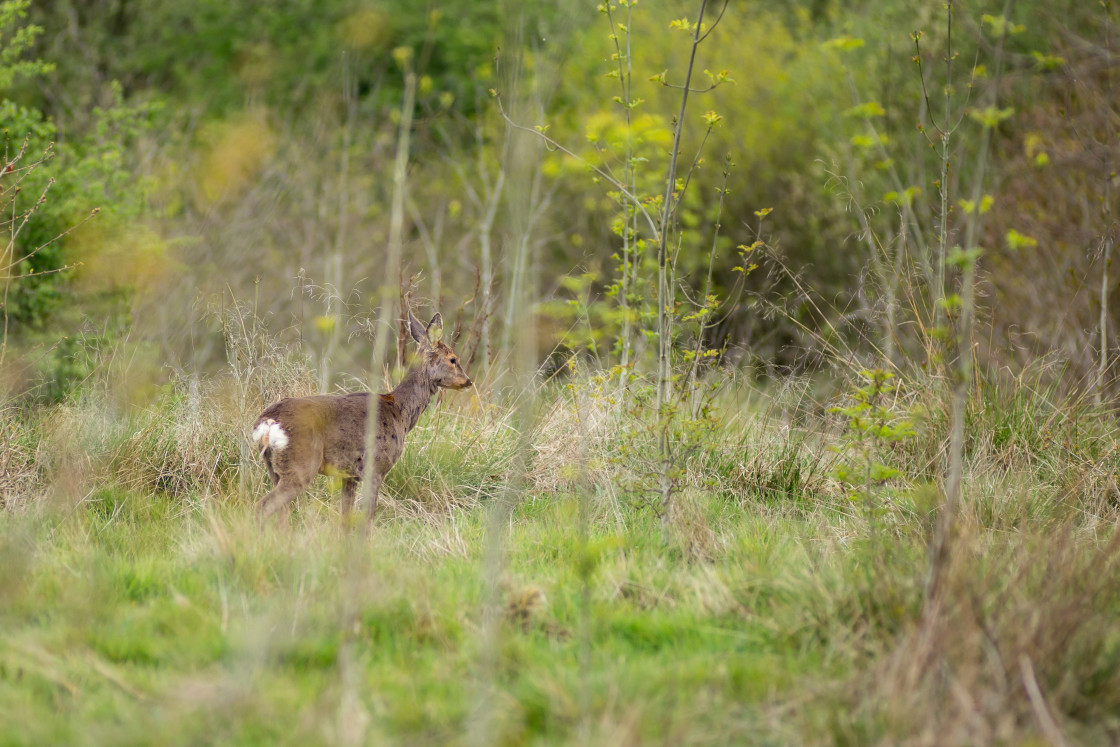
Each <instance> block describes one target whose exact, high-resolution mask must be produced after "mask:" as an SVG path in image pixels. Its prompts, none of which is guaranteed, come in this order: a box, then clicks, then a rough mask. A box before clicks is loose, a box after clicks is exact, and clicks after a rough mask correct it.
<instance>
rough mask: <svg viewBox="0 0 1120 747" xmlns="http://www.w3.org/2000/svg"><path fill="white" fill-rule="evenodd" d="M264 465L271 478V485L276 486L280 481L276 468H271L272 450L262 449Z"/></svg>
mask: <svg viewBox="0 0 1120 747" xmlns="http://www.w3.org/2000/svg"><path fill="white" fill-rule="evenodd" d="M264 466H265V467H267V468H268V477H269V479H271V480H272V487H274V488H275V487H276V486H277V485H278V484H279V483H280V475H278V474H276V470H274V469H273V468H272V450H271V449H265V450H264Z"/></svg>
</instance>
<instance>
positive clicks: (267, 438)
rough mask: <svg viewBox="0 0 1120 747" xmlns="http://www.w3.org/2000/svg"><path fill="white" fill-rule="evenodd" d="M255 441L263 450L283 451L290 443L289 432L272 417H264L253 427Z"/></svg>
mask: <svg viewBox="0 0 1120 747" xmlns="http://www.w3.org/2000/svg"><path fill="white" fill-rule="evenodd" d="M253 441H254V442H255V443H256V444H257V447H258V448H260V450H261V451H264V450H265V449H272V450H273V451H281V450H282V449H283V448H284V447H285V446H287V445H288V432H287V431H285V430H284V427H283V426H282V425H280V423H279V422H277V421H276V420H273V419H272V418H263V419H261V420H258V421H257V424H256V425H255V426H254V427H253Z"/></svg>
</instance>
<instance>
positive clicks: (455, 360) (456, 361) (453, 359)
mask: <svg viewBox="0 0 1120 747" xmlns="http://www.w3.org/2000/svg"><path fill="white" fill-rule="evenodd" d="M458 362H459V361H458V360H457V359H456V358H455V357H454V356H452V358H451V365H452V366H454V365H455V364H456V363H458Z"/></svg>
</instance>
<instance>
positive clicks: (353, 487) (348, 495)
mask: <svg viewBox="0 0 1120 747" xmlns="http://www.w3.org/2000/svg"><path fill="white" fill-rule="evenodd" d="M357 489H358V478H356V477H346V478H343V480H342V518H343V519H345V518H346V517H347V516H349V515H350V509H352V508H353V507H354V494H355V492H356V491H357Z"/></svg>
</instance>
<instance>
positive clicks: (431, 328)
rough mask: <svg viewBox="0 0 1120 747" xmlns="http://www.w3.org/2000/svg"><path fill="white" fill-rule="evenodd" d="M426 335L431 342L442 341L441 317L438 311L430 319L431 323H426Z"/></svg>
mask: <svg viewBox="0 0 1120 747" xmlns="http://www.w3.org/2000/svg"><path fill="white" fill-rule="evenodd" d="M426 334H427V336H428V339H429V340H431V341H432V342H439V341H440V340H442V339H443V317H442V316H440V315H439V312H438V311H437V312H436V315H435V316H433V317H432V321H430V322H428V329H427V330H426Z"/></svg>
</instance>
